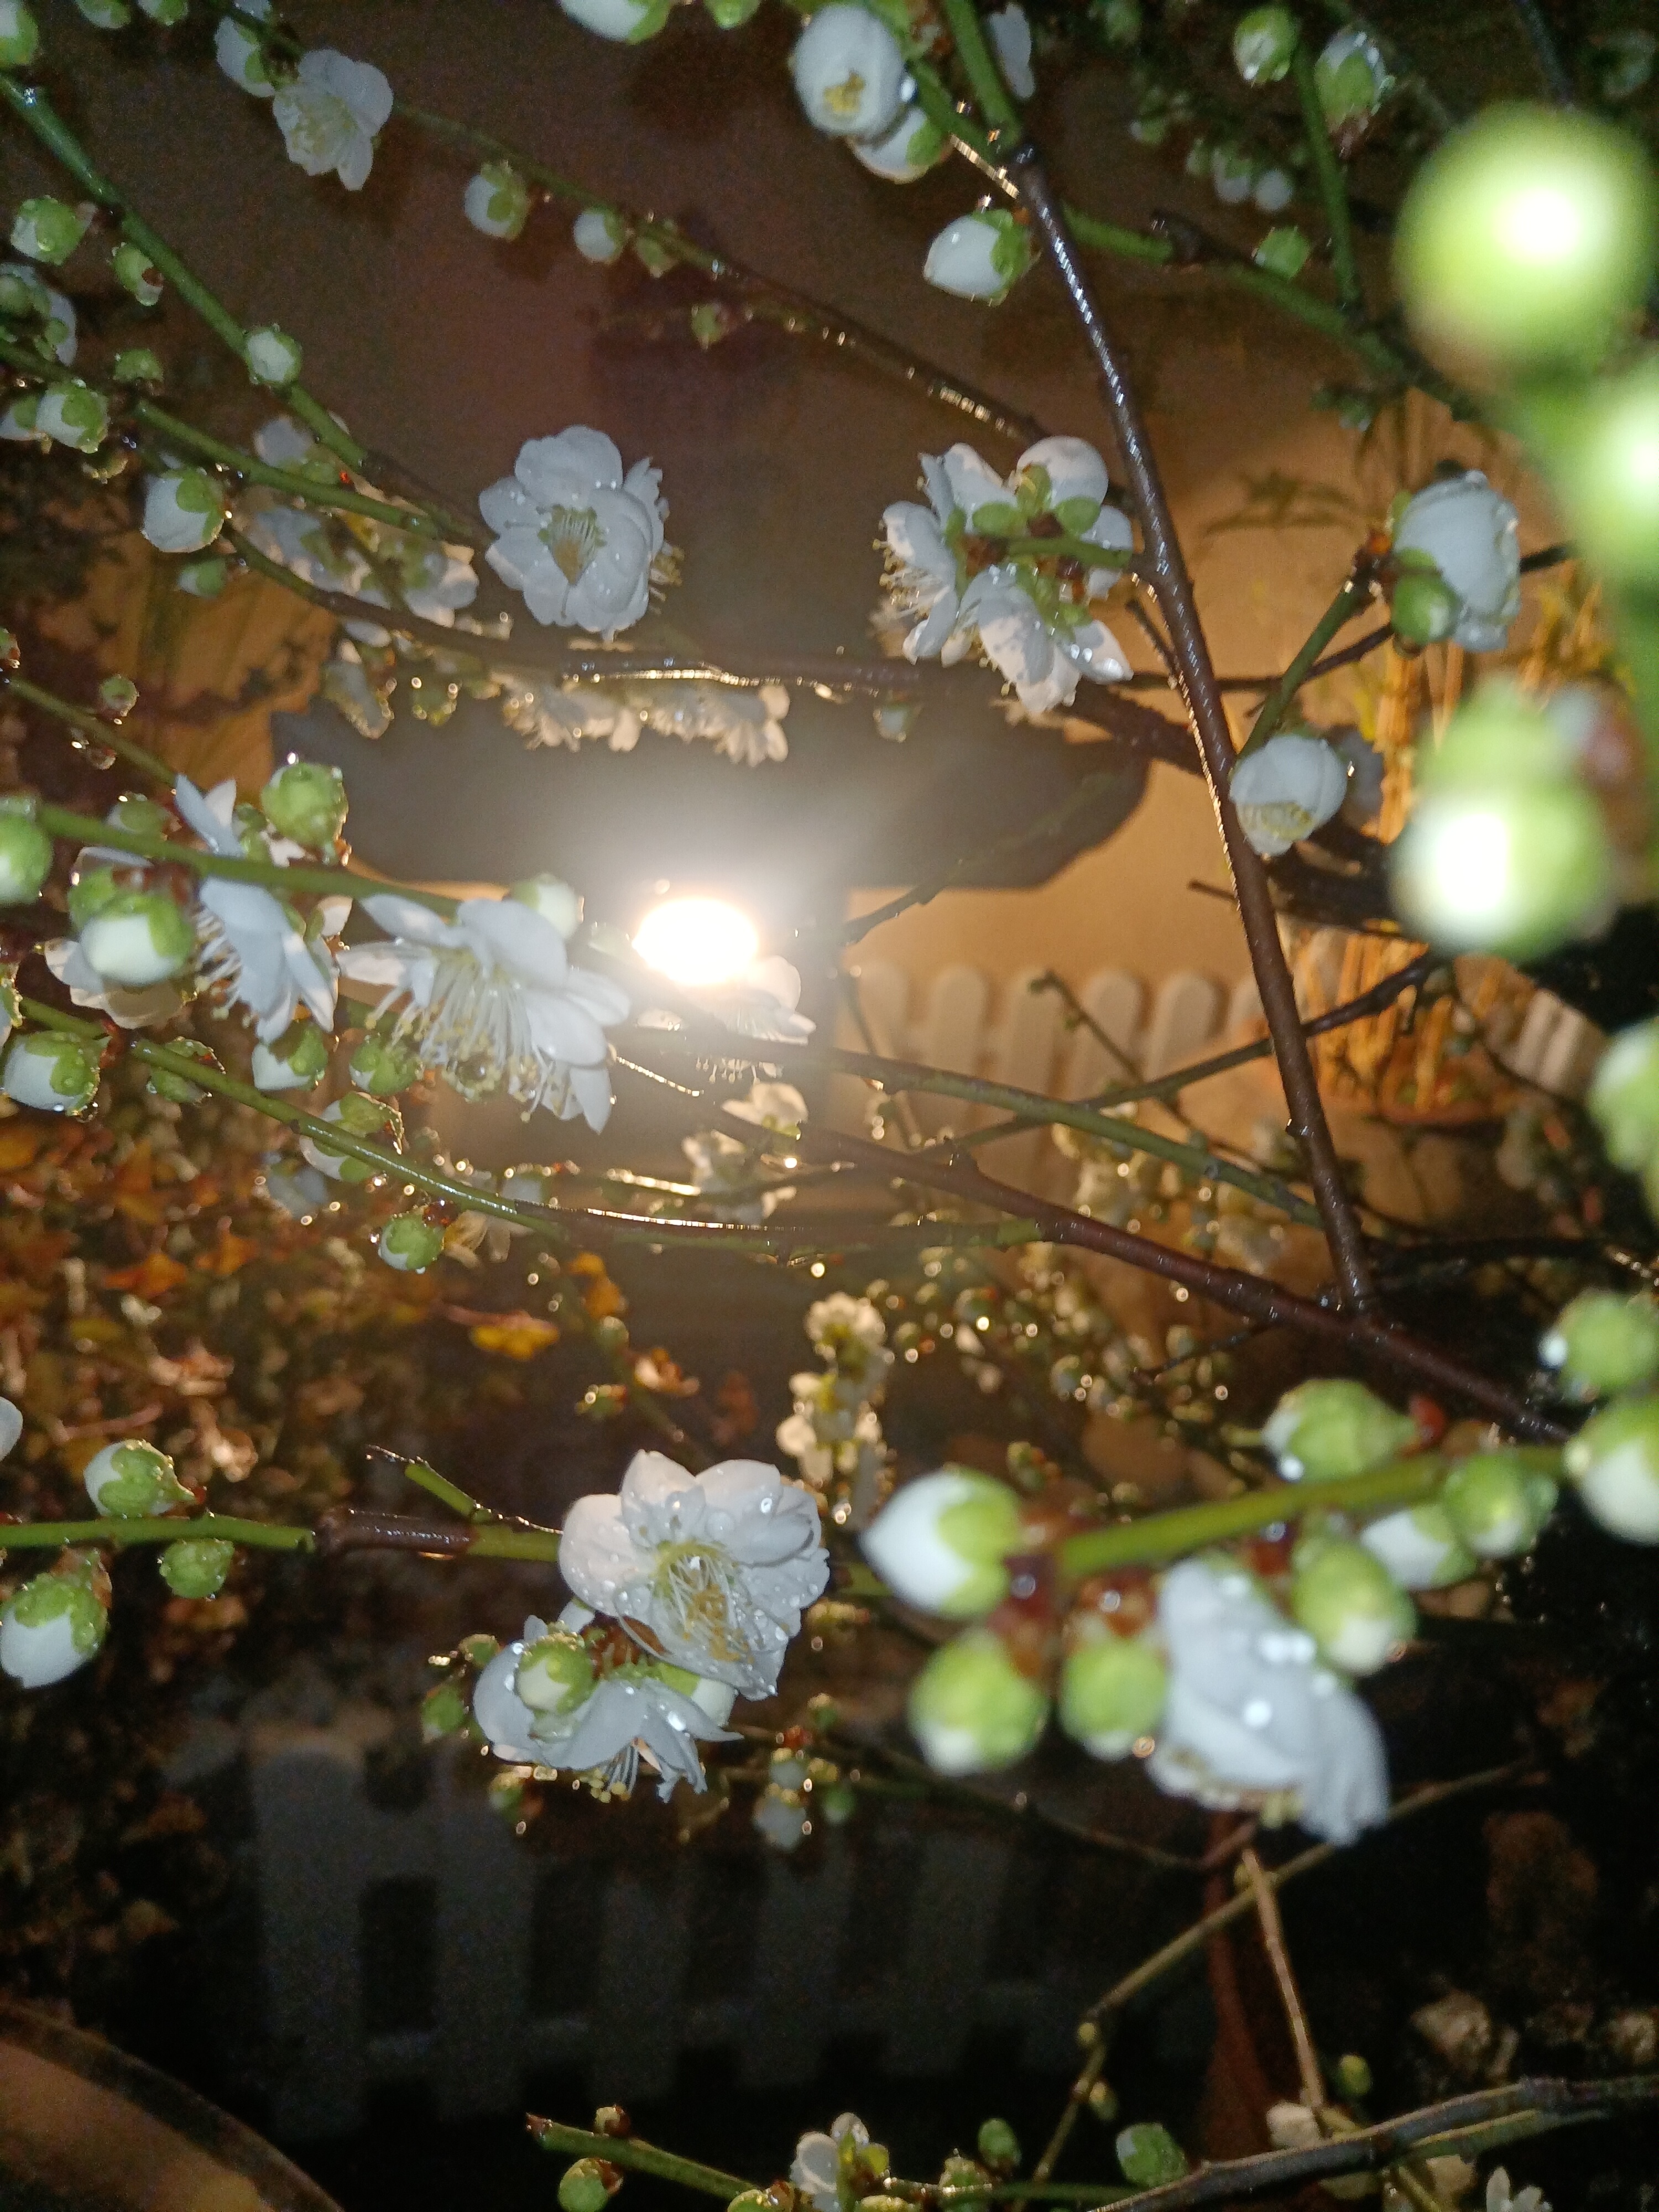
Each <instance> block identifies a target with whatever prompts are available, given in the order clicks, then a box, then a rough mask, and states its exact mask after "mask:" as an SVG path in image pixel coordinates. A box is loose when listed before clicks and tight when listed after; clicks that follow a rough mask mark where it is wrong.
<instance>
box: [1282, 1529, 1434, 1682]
mask: <svg viewBox="0 0 1659 2212" xmlns="http://www.w3.org/2000/svg"><path fill="white" fill-rule="evenodd" d="M1291 1615H1292V1617H1293V1618H1294V1619H1295V1620H1297V1622H1298V1623H1299V1624H1300V1625H1301V1626H1303V1627H1304V1628H1305V1629H1306V1630H1307V1632H1308V1633H1309V1635H1310V1636H1311V1637H1312V1638H1313V1640H1314V1642H1315V1643H1316V1644H1317V1645H1318V1646H1319V1656H1320V1657H1321V1658H1322V1659H1323V1660H1324V1662H1325V1663H1326V1664H1327V1666H1330V1667H1336V1668H1340V1670H1341V1671H1342V1673H1343V1674H1375V1673H1376V1670H1377V1668H1379V1667H1381V1666H1383V1665H1384V1664H1385V1663H1386V1662H1387V1661H1388V1660H1389V1658H1390V1657H1391V1656H1392V1655H1393V1654H1394V1653H1395V1651H1397V1650H1399V1648H1400V1646H1401V1644H1404V1643H1406V1642H1407V1639H1408V1638H1410V1636H1411V1634H1412V1632H1413V1629H1415V1627H1416V1626H1417V1613H1416V1611H1415V1608H1414V1607H1413V1604H1412V1601H1411V1600H1410V1599H1409V1598H1408V1597H1407V1595H1406V1593H1405V1591H1404V1590H1402V1589H1401V1587H1400V1585H1399V1583H1397V1582H1395V1578H1394V1577H1393V1576H1392V1575H1391V1574H1390V1573H1389V1571H1388V1569H1387V1568H1386V1567H1385V1566H1384V1565H1383V1562H1382V1561H1381V1559H1378V1558H1377V1557H1376V1554H1375V1553H1373V1552H1370V1551H1368V1550H1367V1549H1366V1547H1364V1545H1363V1544H1353V1543H1350V1542H1349V1541H1347V1540H1346V1538H1345V1537H1335V1536H1314V1537H1307V1538H1304V1540H1303V1541H1302V1542H1301V1543H1300V1544H1298V1545H1297V1550H1296V1561H1295V1573H1294V1577H1293V1578H1292V1581H1291Z"/></svg>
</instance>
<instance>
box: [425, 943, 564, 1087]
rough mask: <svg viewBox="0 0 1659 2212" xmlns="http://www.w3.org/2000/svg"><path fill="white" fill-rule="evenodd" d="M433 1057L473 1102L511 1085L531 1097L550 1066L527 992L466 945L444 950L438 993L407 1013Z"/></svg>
mask: <svg viewBox="0 0 1659 2212" xmlns="http://www.w3.org/2000/svg"><path fill="white" fill-rule="evenodd" d="M405 1022H406V1024H407V1026H408V1027H409V1028H410V1029H412V1030H416V1032H417V1033H418V1035H419V1036H420V1039H421V1043H422V1050H423V1051H424V1053H425V1054H426V1056H427V1058H428V1060H430V1061H431V1063H432V1065H433V1066H435V1067H441V1068H442V1069H443V1071H444V1073H445V1075H446V1076H447V1079H448V1080H449V1082H450V1083H451V1084H452V1085H453V1087H454V1088H455V1089H456V1090H457V1091H459V1093H460V1095H461V1097H463V1098H465V1099H466V1100H468V1101H469V1102H472V1101H476V1100H477V1099H479V1098H487V1097H489V1096H490V1095H491V1093H492V1092H494V1091H500V1090H501V1089H502V1088H505V1089H506V1091H507V1094H508V1095H509V1097H513V1098H517V1099H520V1100H521V1101H523V1102H526V1103H527V1102H529V1101H530V1100H532V1099H533V1098H534V1097H536V1095H537V1093H538V1091H539V1090H540V1088H541V1084H542V1079H543V1074H544V1069H543V1066H542V1061H541V1057H540V1055H539V1054H538V1052H537V1050H536V1047H535V1041H534V1039H533V1037H532V1034H531V1029H530V1018H529V1014H528V1012H527V1011H526V1006H525V1003H524V998H523V994H521V993H520V990H519V988H518V986H517V985H516V984H515V983H514V982H513V980H512V979H511V977H510V976H506V975H499V974H497V973H496V972H495V969H493V968H489V967H486V966H485V965H484V964H483V962H482V961H480V960H479V959H478V957H477V955H476V954H475V953H473V952H471V951H467V950H466V949H465V947H462V946H457V947H455V948H453V950H450V951H444V952H441V953H440V954H439V956H438V961H437V970H436V973H435V975H434V978H433V984H432V996H431V998H430V1000H428V1004H427V1006H426V1008H425V1010H424V1012H413V1011H412V1010H411V1012H410V1015H408V1016H406V1017H405Z"/></svg>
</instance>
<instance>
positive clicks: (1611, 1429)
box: [1565, 1395, 1659, 1544]
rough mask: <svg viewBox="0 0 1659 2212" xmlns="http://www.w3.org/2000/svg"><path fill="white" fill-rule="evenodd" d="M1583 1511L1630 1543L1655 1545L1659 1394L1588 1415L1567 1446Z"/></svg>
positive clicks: (1657, 1532)
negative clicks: (1658, 1395) (1587, 1418)
mask: <svg viewBox="0 0 1659 2212" xmlns="http://www.w3.org/2000/svg"><path fill="white" fill-rule="evenodd" d="M1565 1458H1566V1468H1567V1473H1568V1474H1570V1475H1571V1477H1572V1479H1573V1480H1574V1481H1575V1482H1576V1483H1577V1486H1578V1495H1579V1497H1580V1498H1582V1499H1583V1504H1584V1509H1585V1510H1586V1511H1587V1512H1588V1513H1589V1515H1590V1516H1591V1517H1592V1518H1593V1519H1595V1520H1596V1521H1599V1522H1601V1526H1602V1527H1603V1528H1606V1529H1607V1530H1608V1531H1609V1532H1610V1533H1611V1534H1613V1535H1615V1536H1622V1537H1623V1538H1624V1539H1625V1541H1626V1543H1630V1544H1659V1397H1653V1396H1649V1395H1643V1396H1641V1397H1639V1398H1625V1399H1621V1400H1620V1401H1618V1402H1617V1403H1616V1404H1614V1405H1611V1406H1608V1407H1604V1408H1603V1410H1602V1411H1601V1413H1595V1414H1593V1415H1592V1416H1591V1417H1590V1419H1589V1420H1588V1421H1587V1422H1586V1423H1585V1424H1584V1425H1583V1428H1582V1429H1580V1431H1578V1434H1577V1436H1576V1437H1573V1439H1572V1441H1571V1443H1569V1444H1568V1446H1567V1449H1566V1454H1565Z"/></svg>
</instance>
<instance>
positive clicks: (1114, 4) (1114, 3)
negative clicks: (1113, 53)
mask: <svg viewBox="0 0 1659 2212" xmlns="http://www.w3.org/2000/svg"><path fill="white" fill-rule="evenodd" d="M1090 13H1091V15H1093V16H1094V18H1095V21H1097V23H1098V24H1099V25H1100V28H1101V33H1102V35H1103V38H1104V39H1105V41H1106V43H1107V45H1108V46H1133V44H1134V42H1135V40H1137V39H1138V38H1139V36H1140V27H1141V13H1140V0H1094V6H1093V7H1092V9H1091V10H1090Z"/></svg>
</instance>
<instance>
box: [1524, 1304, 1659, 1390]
mask: <svg viewBox="0 0 1659 2212" xmlns="http://www.w3.org/2000/svg"><path fill="white" fill-rule="evenodd" d="M1538 1356H1539V1358H1541V1360H1542V1361H1543V1363H1544V1364H1545V1366H1546V1367H1553V1368H1556V1369H1558V1370H1559V1376H1560V1383H1561V1394H1562V1395H1563V1396H1564V1397H1566V1398H1577V1399H1580V1400H1583V1399H1589V1398H1605V1397H1607V1395H1609V1394H1610V1393H1611V1392H1613V1391H1614V1390H1630V1389H1634V1388H1635V1387H1636V1385H1637V1384H1638V1383H1651V1382H1652V1381H1653V1379H1654V1377H1655V1376H1659V1304H1655V1302H1654V1301H1653V1299H1652V1298H1650V1297H1633V1298H1627V1297H1620V1295H1619V1293H1618V1292H1617V1291H1582V1292H1581V1293H1580V1294H1579V1296H1578V1297H1576V1298H1574V1299H1573V1301H1572V1303H1571V1304H1570V1305H1565V1306H1563V1307H1562V1309H1561V1310H1560V1312H1559V1314H1558V1315H1557V1316H1556V1317H1555V1325H1554V1327H1553V1328H1551V1329H1550V1330H1549V1331H1548V1333H1547V1334H1546V1336H1545V1337H1544V1339H1543V1340H1542V1342H1541V1344H1540V1345H1539V1347H1538Z"/></svg>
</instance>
